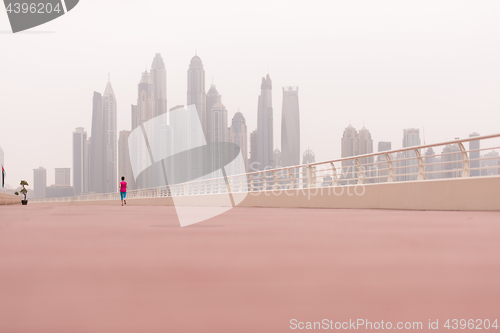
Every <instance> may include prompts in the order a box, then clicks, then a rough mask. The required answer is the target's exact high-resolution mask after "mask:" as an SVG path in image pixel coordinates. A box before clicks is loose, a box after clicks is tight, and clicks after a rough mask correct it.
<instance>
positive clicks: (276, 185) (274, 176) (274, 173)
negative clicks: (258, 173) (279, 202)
mask: <svg viewBox="0 0 500 333" xmlns="http://www.w3.org/2000/svg"><path fill="white" fill-rule="evenodd" d="M272 173H273V178H274V186H273V190H277V189H278V177H277V176H276V172H274V171H272Z"/></svg>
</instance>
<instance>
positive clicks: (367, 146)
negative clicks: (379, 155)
mask: <svg viewBox="0 0 500 333" xmlns="http://www.w3.org/2000/svg"><path fill="white" fill-rule="evenodd" d="M371 153H373V140H372V135H371V134H370V131H369V130H367V129H366V128H365V127H364V126H363V128H362V129H360V130H359V132H358V155H365V154H371ZM373 160H374V158H373V156H370V157H364V158H361V159H360V163H361V164H365V165H366V164H372V163H373ZM364 168H365V170H367V169H368V168H369V167H368V166H365V167H364Z"/></svg>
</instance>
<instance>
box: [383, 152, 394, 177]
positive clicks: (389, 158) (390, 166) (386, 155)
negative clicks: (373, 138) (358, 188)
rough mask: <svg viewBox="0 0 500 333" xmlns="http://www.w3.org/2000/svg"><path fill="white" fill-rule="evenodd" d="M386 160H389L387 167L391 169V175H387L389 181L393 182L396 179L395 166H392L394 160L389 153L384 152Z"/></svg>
mask: <svg viewBox="0 0 500 333" xmlns="http://www.w3.org/2000/svg"><path fill="white" fill-rule="evenodd" d="M384 155H385V160H386V161H387V168H388V169H389V176H387V182H388V183H392V182H393V181H394V167H393V166H392V160H391V157H390V156H389V154H384Z"/></svg>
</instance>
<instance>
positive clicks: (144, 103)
mask: <svg viewBox="0 0 500 333" xmlns="http://www.w3.org/2000/svg"><path fill="white" fill-rule="evenodd" d="M155 59H156V58H155ZM155 62H157V63H158V64H156V63H155ZM153 65H155V66H161V63H160V61H159V60H156V61H155V60H153ZM161 73H162V71H158V72H157V79H160V78H161ZM160 82H161V80H160ZM155 90H156V89H155V84H154V83H153V80H152V79H151V75H150V73H149V72H148V71H147V70H146V71H144V72H143V73H142V74H141V80H140V81H139V84H138V85H137V105H132V130H134V129H135V128H136V127H138V126H141V125H142V124H143V123H145V122H146V121H148V120H151V119H153V118H154V117H155V116H157V114H156V113H157V108H156V105H155V102H156V97H155ZM151 139H153V138H151ZM136 144H137V145H138V143H136ZM129 148H131V149H134V151H137V152H138V154H137V158H148V156H149V152H143V151H141V149H142V148H143V147H142V146H140V145H138V146H137V147H129ZM133 163H138V165H141V164H143V163H145V161H142V162H141V161H134V162H133ZM121 176H123V175H121ZM136 176H137V177H138V178H137V179H136V184H135V185H136V187H137V188H151V187H155V184H154V180H155V179H154V175H153V171H152V170H151V169H147V170H144V171H143V172H142V174H141V175H140V177H139V175H136Z"/></svg>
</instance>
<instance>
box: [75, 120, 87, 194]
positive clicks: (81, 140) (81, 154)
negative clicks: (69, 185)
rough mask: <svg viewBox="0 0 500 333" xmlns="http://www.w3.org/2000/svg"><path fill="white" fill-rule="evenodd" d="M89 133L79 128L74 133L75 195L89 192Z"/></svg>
mask: <svg viewBox="0 0 500 333" xmlns="http://www.w3.org/2000/svg"><path fill="white" fill-rule="evenodd" d="M87 148H88V140H87V132H85V131H84V129H83V127H78V128H76V129H75V131H74V132H73V186H74V187H75V195H80V194H81V193H87V192H88V191H89V156H88V150H87Z"/></svg>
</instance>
